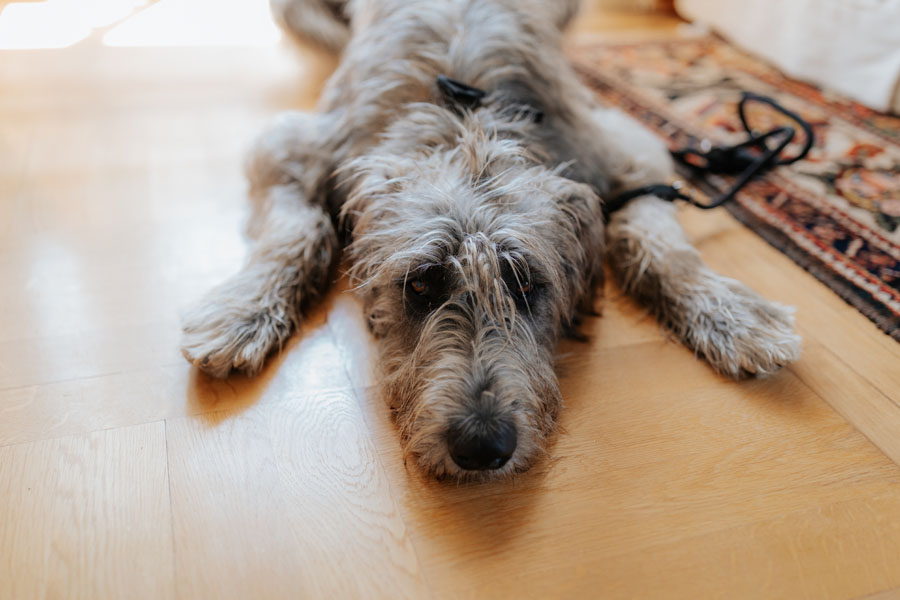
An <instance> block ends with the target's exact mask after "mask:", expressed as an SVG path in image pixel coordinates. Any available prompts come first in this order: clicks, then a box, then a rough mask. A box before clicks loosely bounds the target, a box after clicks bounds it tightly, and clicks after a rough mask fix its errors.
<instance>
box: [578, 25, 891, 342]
mask: <svg viewBox="0 0 900 600" xmlns="http://www.w3.org/2000/svg"><path fill="white" fill-rule="evenodd" d="M570 54H571V56H572V58H573V60H574V62H575V65H576V67H577V69H578V71H579V73H580V74H581V75H582V76H583V77H584V79H585V80H586V81H587V82H588V84H589V85H590V86H591V87H592V88H593V89H594V90H595V91H596V94H597V96H598V97H599V98H600V100H601V101H602V102H603V103H604V104H608V105H616V106H619V107H621V108H623V109H624V110H626V111H627V112H629V113H631V114H632V115H633V116H634V117H636V118H637V119H638V120H640V121H641V122H643V123H644V124H645V125H647V126H649V127H650V128H651V129H653V130H654V131H655V132H656V133H657V134H658V135H660V136H661V137H663V138H665V140H666V141H667V142H668V144H669V147H670V148H672V149H676V148H685V147H692V148H699V147H700V144H701V142H702V141H703V140H709V141H710V142H712V143H713V144H733V143H736V142H739V141H742V140H743V139H745V137H746V134H745V133H744V130H743V128H742V127H741V123H740V120H739V118H738V114H737V102H738V100H739V99H740V96H741V91H743V90H749V91H752V92H757V93H760V94H764V95H766V96H770V97H772V98H774V99H775V100H777V101H778V102H779V103H781V104H782V105H783V106H785V107H786V108H788V109H789V110H792V111H794V112H795V113H798V114H800V115H801V116H802V117H804V118H805V119H806V120H807V121H809V122H810V123H811V124H812V125H813V128H814V131H815V136H816V143H815V146H814V147H813V149H812V151H811V152H810V154H809V155H808V156H807V158H806V159H805V160H802V161H799V162H797V163H795V164H793V165H791V166H789V167H781V168H779V169H776V170H775V171H772V172H770V173H769V174H768V175H766V176H765V177H763V178H761V179H759V180H756V181H754V182H751V183H750V184H749V185H748V186H747V187H745V188H744V190H743V191H742V192H741V193H740V194H739V195H738V196H737V201H736V202H731V203H729V204H728V205H727V210H728V211H730V212H731V213H732V214H733V215H734V216H735V217H736V218H737V219H738V220H740V221H741V222H742V223H744V225H746V226H747V227H749V228H750V229H752V230H753V231H755V232H756V233H757V234H759V235H760V236H762V237H763V238H764V239H765V240H766V241H768V242H769V243H770V244H771V245H773V246H774V247H776V248H778V249H779V250H780V251H781V252H783V253H785V254H787V255H788V256H789V257H791V258H792V259H793V260H794V261H795V262H796V263H797V264H799V265H800V266H802V267H803V268H804V269H806V270H807V271H809V272H810V273H812V274H813V275H814V276H815V277H816V278H818V279H819V280H820V281H822V282H823V283H824V284H825V285H827V286H828V287H830V288H831V289H832V290H834V291H835V292H836V293H837V294H839V295H840V296H841V297H842V298H843V299H844V300H846V301H847V302H848V303H850V304H851V305H853V306H854V307H856V308H857V309H858V310H859V311H860V312H862V313H863V314H865V315H866V316H867V317H869V318H870V319H871V320H872V321H874V322H875V323H876V324H878V326H879V327H880V328H881V329H883V330H884V331H885V332H886V333H888V335H890V336H891V337H893V338H894V339H896V340H898V341H900V118H896V117H891V116H887V115H884V114H880V113H877V112H874V111H872V110H870V109H868V108H866V107H864V106H862V105H860V104H856V103H854V102H852V101H849V100H847V99H844V98H842V97H839V96H835V95H833V94H829V93H827V92H824V91H822V90H820V89H818V88H815V87H812V86H810V85H806V84H803V83H799V82H797V81H793V80H791V79H787V78H786V77H785V76H784V75H782V74H781V73H780V72H779V71H778V70H776V69H775V68H773V67H770V66H768V65H767V64H766V63H764V62H761V61H759V60H757V59H754V58H752V57H750V56H748V55H746V54H743V53H742V52H740V51H739V50H737V49H735V48H733V47H732V46H729V45H728V44H727V43H725V42H723V41H721V40H719V39H717V38H714V37H702V38H693V39H685V40H675V41H672V40H669V41H652V42H641V43H636V44H596V43H594V44H589V45H581V46H578V47H576V48H574V49H573V51H572V52H570ZM748 108H749V106H748ZM748 117H749V118H748V120H749V121H750V124H751V126H752V127H753V128H754V129H759V130H768V129H770V128H772V127H773V126H776V125H778V124H782V123H783V124H791V123H790V122H789V120H788V119H786V118H784V117H781V116H779V115H778V114H777V113H773V112H771V111H769V110H768V109H766V108H763V107H758V108H756V109H754V110H753V111H750V110H748ZM801 137H802V134H800V135H798V140H797V141H796V142H795V143H794V144H792V147H789V148H788V149H787V150H788V152H789V153H791V152H796V151H797V150H798V149H799V145H800V144H802V142H803V140H802V139H799V138H801ZM683 175H685V176H686V175H687V173H686V172H685V173H683ZM731 181H732V178H730V177H719V176H710V177H707V178H705V179H704V180H703V181H695V182H692V183H693V184H694V185H695V186H696V188H695V193H696V189H699V190H700V191H701V192H702V193H703V194H706V195H709V196H715V195H717V194H718V193H719V192H720V191H721V190H724V189H726V188H727V187H728V186H729V185H730V184H731ZM701 197H702V195H701Z"/></svg>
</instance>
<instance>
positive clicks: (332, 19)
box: [270, 0, 579, 52]
mask: <svg viewBox="0 0 900 600" xmlns="http://www.w3.org/2000/svg"><path fill="white" fill-rule="evenodd" d="M478 1H479V0H474V2H473V0H464V1H463V2H455V3H454V2H446V1H444V2H439V3H434V2H431V3H432V4H434V5H435V7H434V8H438V7H439V6H441V5H443V6H446V5H448V4H457V5H459V4H473V3H477V2H478ZM270 4H271V7H272V13H273V14H274V15H275V18H276V19H277V20H278V22H279V23H280V24H281V26H282V27H283V28H284V29H286V30H287V31H288V32H289V33H291V35H293V36H295V37H297V38H299V39H303V40H306V41H309V42H312V43H315V44H318V45H319V46H322V47H324V48H327V49H328V50H331V51H332V52H340V51H341V50H342V49H343V48H344V46H346V45H347V43H348V42H349V40H350V34H351V21H352V22H353V23H356V24H357V25H358V24H359V23H360V22H363V21H369V22H370V21H371V19H372V17H373V16H375V15H377V14H378V13H379V12H381V13H383V14H390V13H392V12H395V11H396V10H397V9H398V8H402V7H403V6H407V5H409V4H417V3H416V2H410V1H408V0H400V1H399V2H397V1H396V0H393V1H392V0H270ZM507 4H509V6H510V7H515V8H516V9H518V10H520V11H522V12H524V13H528V14H531V15H534V16H539V15H540V16H541V17H542V18H547V19H549V20H550V22H552V23H555V24H556V26H557V27H559V28H564V27H565V26H566V25H567V24H568V23H569V21H570V20H571V19H572V17H574V16H575V13H576V12H577V10H578V5H579V0H537V1H534V0H523V1H521V2H513V3H507Z"/></svg>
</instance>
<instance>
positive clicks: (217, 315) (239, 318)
mask: <svg viewBox="0 0 900 600" xmlns="http://www.w3.org/2000/svg"><path fill="white" fill-rule="evenodd" d="M279 313H280V311H273V310H272V309H271V307H267V306H265V305H260V304H258V303H256V302H252V303H241V302H239V301H236V298H235V297H234V296H233V295H229V294H221V293H219V294H216V293H213V294H210V295H209V296H207V298H206V299H204V300H203V301H202V302H200V303H199V304H198V305H197V306H196V307H194V308H193V309H191V310H189V311H188V312H187V313H185V315H184V318H183V325H182V330H183V336H182V340H181V353H182V354H184V357H185V358H186V359H188V361H189V362H190V363H191V364H193V365H195V366H197V367H198V368H199V369H202V370H203V371H205V372H207V373H209V374H210V375H212V376H213V377H225V376H227V375H228V374H229V373H230V372H231V371H243V372H245V373H247V374H253V373H256V372H257V371H259V369H260V368H261V367H262V365H263V362H264V361H265V359H266V356H267V355H268V354H269V352H270V351H271V350H272V349H273V348H275V347H276V346H278V347H280V346H281V344H282V343H283V342H284V341H285V340H286V339H287V338H288V336H289V335H290V333H291V330H292V324H291V321H290V319H289V318H288V317H287V316H286V315H283V314H279Z"/></svg>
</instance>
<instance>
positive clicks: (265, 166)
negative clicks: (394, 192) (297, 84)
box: [181, 113, 338, 377]
mask: <svg viewBox="0 0 900 600" xmlns="http://www.w3.org/2000/svg"><path fill="white" fill-rule="evenodd" d="M316 120H317V118H316V117H312V116H307V115H303V114H300V113H288V114H285V115H282V116H281V117H279V119H278V120H277V121H276V123H275V124H274V126H273V127H272V128H270V129H269V130H268V131H267V132H265V133H264V134H263V135H262V136H261V137H260V139H259V141H258V142H257V145H256V147H255V149H254V150H253V152H252V153H251V156H250V160H249V162H248V172H249V176H250V182H251V197H252V198H253V199H254V214H253V216H252V218H251V223H250V233H251V236H252V238H253V241H252V244H251V247H250V251H249V257H248V260H247V262H246V264H245V265H244V267H243V268H242V269H241V270H240V271H239V272H238V273H237V274H236V275H234V276H233V277H231V278H230V279H228V280H227V281H225V282H224V283H222V284H220V285H219V286H217V287H215V288H214V289H212V290H211V291H210V292H209V293H208V294H207V295H206V296H205V297H204V298H203V299H202V300H201V301H200V302H198V303H197V304H196V305H195V306H194V307H193V308H191V309H190V310H188V311H187V312H186V313H185V315H184V318H183V338H182V346H181V349H182V353H183V354H184V356H185V357H186V358H187V359H188V360H189V361H190V362H191V363H193V364H194V365H196V366H197V367H199V368H200V369H202V370H204V371H206V372H207V373H209V374H211V375H213V376H216V377H224V376H226V375H228V373H229V372H231V371H232V370H239V371H244V372H246V373H255V372H256V371H258V370H259V369H260V367H261V366H262V364H263V361H264V360H265V358H266V356H267V355H268V354H269V352H270V351H271V350H273V349H275V348H278V347H280V346H281V344H283V343H284V341H285V340H286V339H287V338H288V336H289V335H290V334H291V332H292V331H293V330H294V329H295V328H296V327H297V325H298V323H299V319H300V309H301V308H302V307H304V306H306V305H307V304H308V303H309V302H311V301H313V300H315V299H316V298H318V297H319V296H321V295H322V293H323V292H324V291H325V288H326V286H327V283H328V277H329V274H330V272H331V268H332V266H333V264H334V262H335V260H336V258H337V253H338V239H337V234H336V232H335V229H334V226H333V224H332V221H331V217H330V216H329V214H328V212H327V210H326V208H325V202H324V190H323V188H324V181H325V178H326V177H327V173H328V168H327V165H326V164H325V162H324V161H325V160H327V158H325V157H326V156H327V153H326V152H323V151H322V149H321V148H319V147H317V136H319V135H320V134H321V133H322V132H321V131H320V129H321V127H320V126H319V124H318V123H317V122H316Z"/></svg>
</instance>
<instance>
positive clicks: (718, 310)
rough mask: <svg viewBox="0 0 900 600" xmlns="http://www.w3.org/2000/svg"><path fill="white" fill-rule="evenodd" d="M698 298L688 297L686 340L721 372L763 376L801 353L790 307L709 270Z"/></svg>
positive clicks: (731, 375) (733, 375)
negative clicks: (706, 283) (710, 278)
mask: <svg viewBox="0 0 900 600" xmlns="http://www.w3.org/2000/svg"><path fill="white" fill-rule="evenodd" d="M713 278H714V279H715V282H712V281H710V282H709V283H710V285H709V286H708V287H706V289H705V290H704V292H705V294H703V297H702V299H700V298H699V297H695V298H694V299H692V302H693V303H694V308H695V312H694V315H693V318H691V319H689V323H688V328H687V331H686V332H685V336H686V338H687V339H686V341H687V342H688V344H689V345H690V346H692V347H693V348H694V349H696V351H697V352H698V353H699V354H702V355H703V356H704V357H705V358H706V360H708V361H709V363H710V364H711V365H712V366H713V368H715V369H716V370H717V371H719V372H720V373H723V374H725V375H728V376H729V377H733V378H735V379H739V378H743V377H748V376H765V375H770V374H772V373H774V372H776V371H778V370H779V369H780V368H781V367H783V366H785V365H787V364H788V363H791V362H793V361H795V360H797V359H798V358H799V357H800V336H799V335H797V333H796V332H795V331H794V309H793V308H791V307H788V306H784V305H782V304H778V303H776V302H769V301H768V300H766V299H764V298H762V297H761V296H759V295H758V294H757V293H756V292H754V291H753V290H751V289H750V288H748V287H746V286H745V285H743V284H742V283H740V282H738V281H735V280H733V279H728V278H726V277H720V276H718V275H713Z"/></svg>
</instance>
